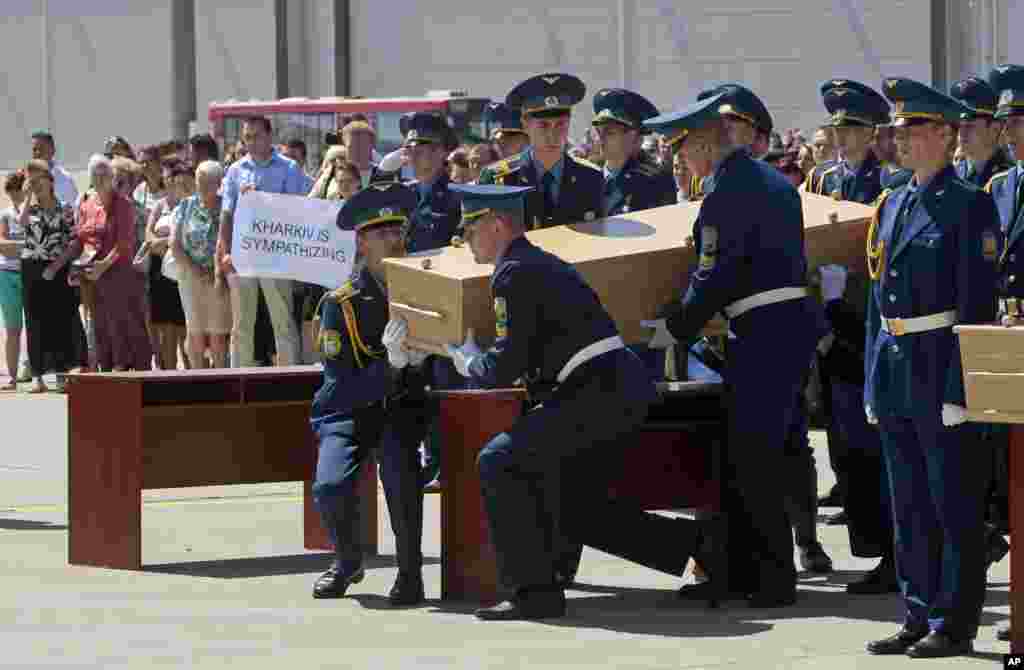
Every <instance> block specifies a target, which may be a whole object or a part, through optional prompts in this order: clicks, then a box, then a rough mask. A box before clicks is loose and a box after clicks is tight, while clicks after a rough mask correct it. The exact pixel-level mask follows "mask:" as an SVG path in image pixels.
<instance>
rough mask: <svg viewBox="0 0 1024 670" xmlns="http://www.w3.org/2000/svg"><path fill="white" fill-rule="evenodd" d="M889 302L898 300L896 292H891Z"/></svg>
mask: <svg viewBox="0 0 1024 670" xmlns="http://www.w3.org/2000/svg"><path fill="white" fill-rule="evenodd" d="M889 302H896V294H895V293H890V294H889Z"/></svg>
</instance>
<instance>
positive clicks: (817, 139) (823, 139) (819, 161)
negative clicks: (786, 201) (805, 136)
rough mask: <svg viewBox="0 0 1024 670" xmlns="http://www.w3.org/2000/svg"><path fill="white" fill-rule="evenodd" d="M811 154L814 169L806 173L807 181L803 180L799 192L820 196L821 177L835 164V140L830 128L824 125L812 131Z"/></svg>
mask: <svg viewBox="0 0 1024 670" xmlns="http://www.w3.org/2000/svg"><path fill="white" fill-rule="evenodd" d="M811 152H812V153H811V155H812V156H813V158H814V169H813V170H811V171H810V172H808V173H807V179H805V180H804V183H803V185H802V186H801V187H800V190H801V191H806V192H807V193H817V194H818V195H821V191H820V184H821V175H822V173H823V172H824V171H825V170H827V169H828V168H830V167H832V165H834V164H835V162H836V140H835V133H834V132H833V131H832V126H830V125H827V124H826V125H824V126H821V127H819V128H818V129H817V130H816V131H814V137H813V138H812V140H811Z"/></svg>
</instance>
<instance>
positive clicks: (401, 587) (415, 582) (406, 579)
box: [388, 572, 426, 607]
mask: <svg viewBox="0 0 1024 670" xmlns="http://www.w3.org/2000/svg"><path fill="white" fill-rule="evenodd" d="M424 600H426V597H425V596H424V595H423V577H422V576H421V575H420V574H419V573H416V574H403V573H401V572H399V573H398V577H397V578H395V585H394V586H392V587H391V591H390V592H388V602H390V603H391V604H392V605H394V606H395V607H411V606H413V605H419V604H420V603H422V602H423V601H424Z"/></svg>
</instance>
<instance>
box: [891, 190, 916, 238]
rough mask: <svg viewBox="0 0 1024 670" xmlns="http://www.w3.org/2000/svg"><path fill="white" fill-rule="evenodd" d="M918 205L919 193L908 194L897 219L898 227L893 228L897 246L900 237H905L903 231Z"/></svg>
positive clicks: (893, 236)
mask: <svg viewBox="0 0 1024 670" xmlns="http://www.w3.org/2000/svg"><path fill="white" fill-rule="evenodd" d="M915 205H917V191H911V192H909V193H908V194H907V197H906V199H905V200H904V201H903V208H902V209H901V210H900V212H899V215H898V216H897V217H896V225H895V226H893V231H892V242H893V244H896V243H898V242H899V241H900V236H901V235H903V229H904V227H905V225H904V224H906V222H907V221H909V220H910V217H911V216H913V215H914V206H915Z"/></svg>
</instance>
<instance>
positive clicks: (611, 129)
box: [594, 123, 640, 161]
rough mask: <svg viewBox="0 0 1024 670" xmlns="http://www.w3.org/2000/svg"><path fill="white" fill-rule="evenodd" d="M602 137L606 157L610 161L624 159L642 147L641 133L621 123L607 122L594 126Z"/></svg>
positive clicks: (603, 151)
mask: <svg viewBox="0 0 1024 670" xmlns="http://www.w3.org/2000/svg"><path fill="white" fill-rule="evenodd" d="M594 129H595V131H596V132H597V136H598V137H599V138H600V139H601V150H602V153H603V154H604V158H605V159H606V160H610V161H624V160H626V159H627V158H629V157H630V156H632V155H633V154H634V153H636V151H637V149H639V148H640V133H638V132H637V131H635V130H631V129H629V128H627V127H626V126H624V125H622V124H621V123H605V124H603V125H600V126H594Z"/></svg>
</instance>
